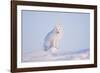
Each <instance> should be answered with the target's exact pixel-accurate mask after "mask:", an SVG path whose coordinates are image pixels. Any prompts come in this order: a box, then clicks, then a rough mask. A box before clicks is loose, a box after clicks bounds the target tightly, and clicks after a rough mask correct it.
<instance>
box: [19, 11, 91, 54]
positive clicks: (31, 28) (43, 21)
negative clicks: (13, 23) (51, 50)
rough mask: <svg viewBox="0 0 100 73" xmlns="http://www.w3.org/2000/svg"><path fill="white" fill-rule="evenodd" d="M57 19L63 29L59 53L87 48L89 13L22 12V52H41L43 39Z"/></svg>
mask: <svg viewBox="0 0 100 73" xmlns="http://www.w3.org/2000/svg"><path fill="white" fill-rule="evenodd" d="M58 19H59V22H60V24H62V26H63V29H64V35H63V38H62V39H61V42H60V51H67V52H69V51H77V50H82V49H87V48H89V46H90V45H89V44H90V43H89V41H90V14H89V13H75V12H74V13H71V12H68V13H67V12H46V11H32V10H31V11H27V10H23V11H22V30H21V32H22V33H23V34H22V35H21V36H22V37H21V38H22V43H21V44H22V49H23V51H25V52H27V51H29V52H30V51H35V50H43V42H44V38H45V36H46V35H47V34H48V32H50V31H51V30H52V29H53V28H54V27H55V25H56V24H57V23H58Z"/></svg>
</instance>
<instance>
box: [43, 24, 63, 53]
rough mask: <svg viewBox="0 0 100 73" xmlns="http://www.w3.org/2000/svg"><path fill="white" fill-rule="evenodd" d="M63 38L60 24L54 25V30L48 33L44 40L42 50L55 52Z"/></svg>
mask: <svg viewBox="0 0 100 73" xmlns="http://www.w3.org/2000/svg"><path fill="white" fill-rule="evenodd" d="M62 36H63V28H62V25H61V24H56V26H55V28H54V29H53V30H52V31H50V32H49V33H48V34H47V35H46V37H45V39H44V50H45V51H47V50H51V51H52V52H55V51H56V50H57V49H59V43H60V40H61V38H62Z"/></svg>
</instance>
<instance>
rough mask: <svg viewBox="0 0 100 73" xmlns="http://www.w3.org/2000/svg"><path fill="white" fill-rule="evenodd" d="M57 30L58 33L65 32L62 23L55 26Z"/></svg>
mask: <svg viewBox="0 0 100 73" xmlns="http://www.w3.org/2000/svg"><path fill="white" fill-rule="evenodd" d="M55 31H56V33H58V34H59V33H62V32H63V28H62V25H61V24H57V25H56V26H55Z"/></svg>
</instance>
